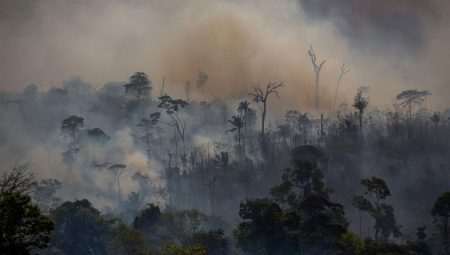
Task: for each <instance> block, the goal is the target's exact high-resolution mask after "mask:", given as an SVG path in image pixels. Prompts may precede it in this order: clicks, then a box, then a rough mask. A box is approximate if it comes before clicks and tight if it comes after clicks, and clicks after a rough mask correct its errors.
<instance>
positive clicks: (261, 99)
mask: <svg viewBox="0 0 450 255" xmlns="http://www.w3.org/2000/svg"><path fill="white" fill-rule="evenodd" d="M282 86H283V82H278V83H277V82H273V83H272V82H269V83H268V84H267V85H266V88H265V89H263V88H261V87H259V86H258V87H254V88H253V92H252V93H249V95H250V96H253V101H255V102H256V103H262V104H263V111H262V113H261V135H262V137H264V132H265V122H266V114H267V99H268V98H269V96H270V95H271V94H275V95H276V96H277V97H278V98H279V96H278V90H277V89H278V88H280V87H282Z"/></svg>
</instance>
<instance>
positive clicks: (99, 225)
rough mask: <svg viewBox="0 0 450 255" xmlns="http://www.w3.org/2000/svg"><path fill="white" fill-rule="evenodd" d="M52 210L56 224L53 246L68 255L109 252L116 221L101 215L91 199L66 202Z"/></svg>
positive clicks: (101, 254) (100, 254)
mask: <svg viewBox="0 0 450 255" xmlns="http://www.w3.org/2000/svg"><path fill="white" fill-rule="evenodd" d="M50 213H51V216H52V218H53V220H54V221H55V225H56V228H55V231H53V235H52V239H51V244H52V245H53V246H54V247H56V248H58V249H59V250H61V251H62V252H64V254H67V255H78V254H98V255H106V254H107V253H106V244H107V242H106V241H107V239H108V236H109V235H110V234H111V231H112V229H111V225H112V224H113V223H114V220H109V219H107V218H104V217H103V216H101V215H100V212H99V211H98V210H97V209H95V208H94V207H92V204H91V203H90V202H89V201H88V200H86V199H83V200H76V201H74V202H70V201H68V202H65V203H63V204H62V205H61V206H59V207H57V208H56V209H54V210H52V211H51V212H50Z"/></svg>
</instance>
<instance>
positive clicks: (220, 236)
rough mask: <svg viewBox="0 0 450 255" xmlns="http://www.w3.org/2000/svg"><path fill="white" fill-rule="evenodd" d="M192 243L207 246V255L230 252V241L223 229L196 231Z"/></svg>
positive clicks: (219, 254)
mask: <svg viewBox="0 0 450 255" xmlns="http://www.w3.org/2000/svg"><path fill="white" fill-rule="evenodd" d="M190 243H191V245H199V246H204V247H206V255H228V254H229V241H228V240H227V239H226V238H225V236H224V232H223V230H221V229H219V230H210V231H199V232H197V233H194V234H193V235H192V237H191V240H190Z"/></svg>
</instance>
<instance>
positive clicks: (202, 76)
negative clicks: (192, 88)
mask: <svg viewBox="0 0 450 255" xmlns="http://www.w3.org/2000/svg"><path fill="white" fill-rule="evenodd" d="M207 80H208V75H207V74H206V73H204V72H202V71H201V70H199V71H198V78H197V87H198V88H200V90H201V92H202V97H203V98H202V101H201V102H200V105H201V107H202V109H203V119H204V125H205V136H207V135H208V119H207V118H206V110H208V108H209V106H210V105H209V104H208V103H207V102H206V96H205V84H206V81H207Z"/></svg>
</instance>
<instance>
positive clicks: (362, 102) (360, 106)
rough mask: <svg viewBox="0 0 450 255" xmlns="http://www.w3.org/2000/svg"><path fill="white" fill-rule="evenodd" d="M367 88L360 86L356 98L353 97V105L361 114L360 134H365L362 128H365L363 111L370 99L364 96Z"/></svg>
mask: <svg viewBox="0 0 450 255" xmlns="http://www.w3.org/2000/svg"><path fill="white" fill-rule="evenodd" d="M366 89H367V88H365V87H359V88H358V90H357V92H356V95H355V98H354V99H353V107H355V108H356V109H357V110H358V115H359V134H360V136H362V135H363V132H362V130H363V129H362V128H363V113H364V110H365V109H366V107H367V105H369V100H368V99H367V98H365V97H364V96H363V93H364V91H365V90H366Z"/></svg>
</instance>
